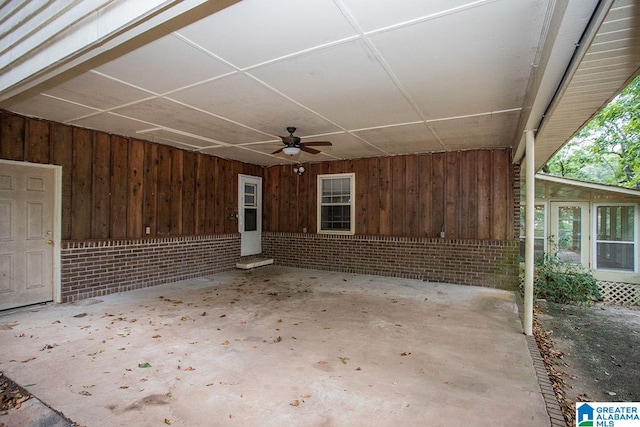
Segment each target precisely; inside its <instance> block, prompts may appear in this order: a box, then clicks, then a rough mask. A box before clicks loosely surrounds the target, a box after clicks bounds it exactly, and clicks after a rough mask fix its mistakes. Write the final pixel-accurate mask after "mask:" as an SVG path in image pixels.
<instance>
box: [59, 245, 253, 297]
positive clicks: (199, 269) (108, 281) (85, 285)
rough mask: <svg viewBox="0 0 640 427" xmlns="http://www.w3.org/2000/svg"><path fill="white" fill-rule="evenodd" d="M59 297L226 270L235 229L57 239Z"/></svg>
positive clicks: (233, 256)
mask: <svg viewBox="0 0 640 427" xmlns="http://www.w3.org/2000/svg"><path fill="white" fill-rule="evenodd" d="M61 258H62V271H61V276H62V277H61V281H62V301H63V302H72V301H77V300H81V299H85V298H90V297H95V296H101V295H107V294H112V293H115V292H122V291H130V290H133V289H139V288H146V287H149V286H155V285H160V284H163V283H171V282H175V281H177V280H184V279H191V278H194V277H201V276H206V275H208V274H213V273H217V272H220V271H224V270H229V269H231V268H234V267H235V263H236V262H237V260H238V259H239V258H240V234H224V235H211V236H189V237H175V238H157V239H145V240H113V241H85V242H74V241H66V242H63V243H62V251H61Z"/></svg>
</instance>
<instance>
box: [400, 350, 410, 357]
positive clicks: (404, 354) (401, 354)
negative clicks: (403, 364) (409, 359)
mask: <svg viewBox="0 0 640 427" xmlns="http://www.w3.org/2000/svg"><path fill="white" fill-rule="evenodd" d="M410 354H411V353H409V352H407V351H403V352H402V353H400V356H408V355H410Z"/></svg>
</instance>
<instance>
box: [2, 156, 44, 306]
mask: <svg viewBox="0 0 640 427" xmlns="http://www.w3.org/2000/svg"><path fill="white" fill-rule="evenodd" d="M55 191H56V187H55V170H54V169H52V168H43V167H37V166H29V165H17V164H13V163H11V164H9V163H0V310H5V309H8V308H14V307H20V306H23V305H28V304H35V303H40V302H45V301H51V300H52V299H53V282H54V278H53V256H54V250H53V240H54V239H53V237H54V236H53V230H54V228H53V227H54V208H55V207H54V199H55Z"/></svg>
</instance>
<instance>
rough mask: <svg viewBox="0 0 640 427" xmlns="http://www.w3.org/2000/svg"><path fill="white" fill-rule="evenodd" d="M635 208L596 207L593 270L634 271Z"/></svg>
mask: <svg viewBox="0 0 640 427" xmlns="http://www.w3.org/2000/svg"><path fill="white" fill-rule="evenodd" d="M635 216H636V213H635V206H633V205H614V206H597V208H596V256H595V258H596V268H597V269H604V270H621V271H635V268H636V266H635V258H636V257H635V251H636V247H635V239H634V238H635V234H636V231H635Z"/></svg>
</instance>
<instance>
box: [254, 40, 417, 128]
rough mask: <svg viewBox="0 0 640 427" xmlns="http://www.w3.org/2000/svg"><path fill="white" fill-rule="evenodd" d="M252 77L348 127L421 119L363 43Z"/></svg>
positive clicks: (283, 64)
mask: <svg viewBox="0 0 640 427" xmlns="http://www.w3.org/2000/svg"><path fill="white" fill-rule="evenodd" d="M329 64H331V65H330V66H329ZM251 74H253V75H255V76H256V77H258V78H259V79H260V80H262V81H264V82H265V83H267V84H268V85H270V86H273V87H274V88H276V89H277V90H279V91H280V92H282V93H284V94H286V95H288V96H290V97H291V98H292V99H294V100H296V101H298V102H300V103H302V104H304V105H306V106H308V107H309V108H311V109H312V110H313V111H315V112H317V113H318V114H320V115H322V116H324V117H326V118H328V119H329V120H331V121H333V122H334V123H336V124H338V125H339V126H342V127H343V128H345V129H358V128H366V127H372V126H382V125H388V124H393V123H398V122H412V121H415V120H419V119H420V116H419V115H418V114H417V113H416V111H415V110H414V109H413V107H412V106H411V104H410V103H409V102H408V101H407V99H406V98H405V97H404V96H403V94H402V92H401V91H400V90H399V89H398V87H397V86H396V85H395V84H394V82H393V80H392V79H391V78H390V77H389V75H388V74H387V73H386V71H385V70H384V68H383V67H382V66H381V65H380V63H379V62H378V61H377V59H376V58H375V57H374V56H373V55H372V52H371V51H369V49H368V48H367V46H366V45H365V44H364V42H362V41H360V40H359V41H354V42H349V43H344V44H341V45H338V46H335V47H331V48H327V49H324V50H320V51H316V52H313V53H309V54H305V55H301V56H298V57H295V58H291V59H288V60H286V61H280V62H276V63H273V64H269V65H266V66H263V67H260V68H257V69H255V70H252V71H251ZM372 88H375V90H372Z"/></svg>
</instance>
